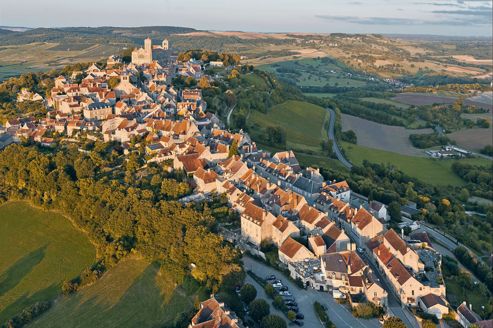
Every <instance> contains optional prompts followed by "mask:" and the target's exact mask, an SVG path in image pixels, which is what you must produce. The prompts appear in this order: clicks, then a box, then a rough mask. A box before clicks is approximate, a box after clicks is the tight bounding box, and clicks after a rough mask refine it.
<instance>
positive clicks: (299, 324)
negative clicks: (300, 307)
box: [293, 320, 303, 327]
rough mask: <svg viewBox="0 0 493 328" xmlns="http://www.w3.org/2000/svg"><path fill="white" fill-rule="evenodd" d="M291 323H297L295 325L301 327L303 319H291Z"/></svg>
mask: <svg viewBox="0 0 493 328" xmlns="http://www.w3.org/2000/svg"><path fill="white" fill-rule="evenodd" d="M293 323H294V324H295V325H297V326H300V327H302V326H303V321H301V320H295V321H293Z"/></svg>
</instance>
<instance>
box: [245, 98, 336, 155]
mask: <svg viewBox="0 0 493 328" xmlns="http://www.w3.org/2000/svg"><path fill="white" fill-rule="evenodd" d="M328 117H329V114H328V112H327V111H326V110H325V109H323V108H322V107H319V106H316V105H312V104H309V103H306V102H301V101H286V102H284V103H282V104H280V105H277V106H274V107H272V108H271V109H270V110H269V112H268V113H267V114H263V113H260V112H256V111H252V113H251V115H250V117H249V120H248V123H249V124H250V125H254V127H253V128H252V134H253V136H255V135H258V134H259V133H263V130H264V129H265V127H267V126H281V127H282V128H284V129H285V130H286V134H287V147H288V149H289V148H295V149H310V150H312V151H320V141H321V140H326V139H327V133H326V132H325V128H324V122H326V121H327V120H328Z"/></svg>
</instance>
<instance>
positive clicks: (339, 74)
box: [259, 57, 370, 95]
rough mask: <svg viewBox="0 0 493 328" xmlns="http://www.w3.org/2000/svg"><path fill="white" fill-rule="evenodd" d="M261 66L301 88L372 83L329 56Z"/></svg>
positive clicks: (352, 85) (354, 86) (359, 85)
mask: <svg viewBox="0 0 493 328" xmlns="http://www.w3.org/2000/svg"><path fill="white" fill-rule="evenodd" d="M259 68H260V69H264V70H266V71H269V72H272V73H276V74H277V75H278V76H279V78H281V79H285V80H289V81H291V82H295V83H296V85H298V86H299V87H301V88H303V87H311V86H312V87H321V86H326V85H328V86H339V87H350V88H364V87H365V86H367V85H368V84H369V83H370V81H368V80H366V79H364V78H362V77H359V76H355V74H354V72H353V71H352V70H351V69H349V68H348V67H346V66H345V65H344V64H342V63H340V62H338V61H336V60H334V59H331V58H328V57H325V58H313V59H299V60H292V61H284V62H278V63H274V64H269V65H263V66H259ZM310 95H313V94H310Z"/></svg>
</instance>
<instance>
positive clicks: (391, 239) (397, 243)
mask: <svg viewBox="0 0 493 328" xmlns="http://www.w3.org/2000/svg"><path fill="white" fill-rule="evenodd" d="M383 238H384V239H385V240H387V242H388V243H389V244H390V245H391V246H392V247H393V248H394V249H395V250H396V251H399V252H400V253H401V254H402V255H404V254H406V253H407V245H406V242H405V241H404V240H402V238H401V237H400V236H399V235H398V234H397V233H396V232H395V231H394V229H390V230H388V231H387V232H386V233H385V235H384V236H383Z"/></svg>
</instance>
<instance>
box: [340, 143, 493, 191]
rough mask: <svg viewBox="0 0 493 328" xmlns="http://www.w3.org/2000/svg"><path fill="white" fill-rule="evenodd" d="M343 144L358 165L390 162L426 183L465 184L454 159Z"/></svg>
mask: <svg viewBox="0 0 493 328" xmlns="http://www.w3.org/2000/svg"><path fill="white" fill-rule="evenodd" d="M342 146H343V148H344V151H345V153H346V155H347V156H348V158H349V160H350V161H351V162H352V163H354V164H356V165H360V164H361V163H362V162H363V160H365V159H366V160H368V161H369V162H373V163H381V164H386V163H390V164H392V165H395V166H396V167H397V168H398V169H399V170H401V171H403V172H404V173H406V174H408V175H409V176H412V177H415V178H417V179H419V180H422V181H423V182H426V183H430V184H435V185H452V186H461V185H464V184H465V182H464V181H463V180H462V179H461V178H459V177H458V176H457V175H455V174H454V173H453V172H452V168H451V166H452V164H453V163H454V160H438V159H431V158H425V157H414V156H406V155H400V154H397V153H392V152H388V151H383V150H377V149H372V148H366V147H362V146H358V145H354V144H350V143H346V142H343V143H342ZM460 161H461V162H467V163H470V164H474V165H484V166H486V165H489V164H490V163H491V162H490V161H488V160H486V159H482V158H470V159H462V160H460Z"/></svg>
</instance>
